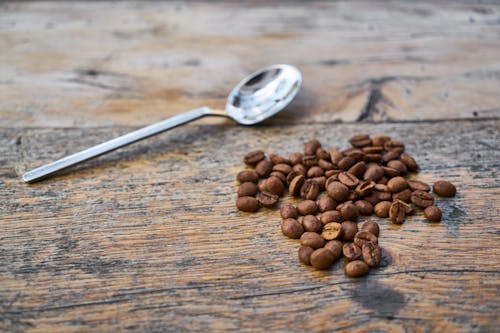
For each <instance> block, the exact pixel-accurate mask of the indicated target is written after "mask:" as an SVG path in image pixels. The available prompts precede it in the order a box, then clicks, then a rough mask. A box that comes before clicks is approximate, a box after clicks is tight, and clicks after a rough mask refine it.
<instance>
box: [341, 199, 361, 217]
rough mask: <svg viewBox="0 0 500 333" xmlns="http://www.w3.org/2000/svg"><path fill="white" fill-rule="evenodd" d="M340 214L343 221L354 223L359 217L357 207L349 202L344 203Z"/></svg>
mask: <svg viewBox="0 0 500 333" xmlns="http://www.w3.org/2000/svg"><path fill="white" fill-rule="evenodd" d="M340 214H341V215H342V217H343V218H344V219H345V220H351V221H356V220H357V219H358V216H359V211H358V207H356V205H355V204H353V203H351V202H346V203H345V204H344V205H342V207H341V208H340Z"/></svg>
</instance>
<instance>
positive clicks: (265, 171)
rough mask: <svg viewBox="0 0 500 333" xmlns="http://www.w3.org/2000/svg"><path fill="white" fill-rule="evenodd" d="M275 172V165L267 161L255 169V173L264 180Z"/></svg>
mask: <svg viewBox="0 0 500 333" xmlns="http://www.w3.org/2000/svg"><path fill="white" fill-rule="evenodd" d="M272 170H273V164H272V163H271V162H269V161H267V160H262V161H260V162H259V163H258V164H257V166H256V167H255V171H256V172H257V174H258V175H259V176H260V177H262V178H267V177H269V174H270V173H271V171H272Z"/></svg>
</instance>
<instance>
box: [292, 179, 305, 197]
mask: <svg viewBox="0 0 500 333" xmlns="http://www.w3.org/2000/svg"><path fill="white" fill-rule="evenodd" d="M305 181H306V178H305V177H304V176H302V175H299V176H297V177H295V178H294V179H293V180H292V181H291V182H290V185H289V186H288V192H289V193H290V195H291V196H294V197H298V196H299V194H300V189H301V188H302V185H304V182H305Z"/></svg>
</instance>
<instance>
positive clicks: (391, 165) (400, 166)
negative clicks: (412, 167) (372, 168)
mask: <svg viewBox="0 0 500 333" xmlns="http://www.w3.org/2000/svg"><path fill="white" fill-rule="evenodd" d="M387 166H388V167H389V168H393V169H396V170H398V171H399V173H400V174H401V175H406V173H407V172H408V169H407V168H406V165H404V164H403V162H401V161H400V160H392V161H389V162H387Z"/></svg>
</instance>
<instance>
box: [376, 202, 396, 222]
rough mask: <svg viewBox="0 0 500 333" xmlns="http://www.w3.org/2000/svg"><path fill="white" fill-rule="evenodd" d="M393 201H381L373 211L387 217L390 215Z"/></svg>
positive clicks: (379, 215)
mask: <svg viewBox="0 0 500 333" xmlns="http://www.w3.org/2000/svg"><path fill="white" fill-rule="evenodd" d="M391 205H392V203H391V202H390V201H381V202H379V203H378V204H376V205H375V207H374V208H373V211H374V212H375V215H377V216H378V217H382V218H386V217H389V209H391Z"/></svg>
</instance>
